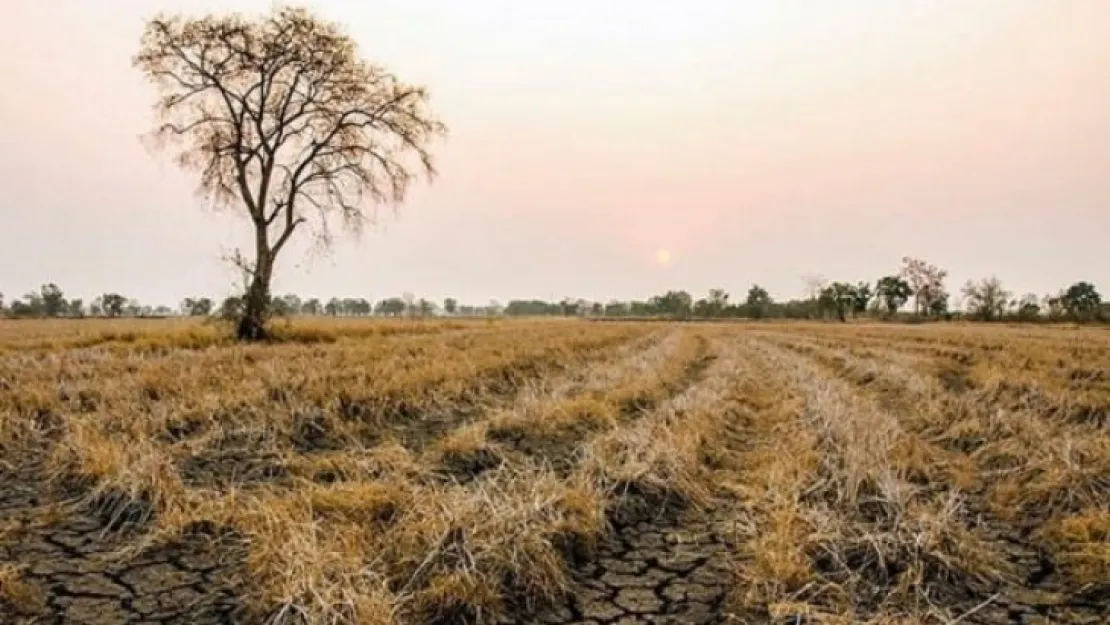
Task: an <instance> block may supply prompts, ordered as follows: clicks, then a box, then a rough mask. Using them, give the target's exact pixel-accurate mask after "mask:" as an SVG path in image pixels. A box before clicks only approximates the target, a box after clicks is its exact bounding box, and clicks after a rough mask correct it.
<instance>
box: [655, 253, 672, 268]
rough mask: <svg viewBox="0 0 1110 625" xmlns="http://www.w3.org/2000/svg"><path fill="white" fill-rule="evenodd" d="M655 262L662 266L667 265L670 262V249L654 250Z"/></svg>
mask: <svg viewBox="0 0 1110 625" xmlns="http://www.w3.org/2000/svg"><path fill="white" fill-rule="evenodd" d="M655 262H657V263H659V265H660V266H662V267H667V266H668V265H670V264H671V251H670V250H659V251H657V252H655Z"/></svg>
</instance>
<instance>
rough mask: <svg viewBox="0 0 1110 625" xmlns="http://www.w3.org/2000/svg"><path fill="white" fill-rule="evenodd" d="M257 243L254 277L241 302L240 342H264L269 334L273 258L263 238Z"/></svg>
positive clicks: (238, 333)
mask: <svg viewBox="0 0 1110 625" xmlns="http://www.w3.org/2000/svg"><path fill="white" fill-rule="evenodd" d="M258 243H259V245H258V250H257V256H256V261H255V267H254V275H253V276H251V284H250V287H249V288H248V289H247V296H246V301H245V302H243V304H244V306H243V317H242V318H241V319H239V329H238V332H237V333H236V334H237V336H238V337H239V340H240V341H264V340H266V339H267V338H269V332H267V331H266V316H267V315H266V313H267V312H268V310H267V309H268V308H269V304H270V275H271V273H272V269H273V258H271V256H270V250H269V246H268V245H267V243H266V241H265V239H264V238H263V237H259V241H258Z"/></svg>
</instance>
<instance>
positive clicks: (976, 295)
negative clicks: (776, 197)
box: [0, 257, 1110, 322]
mask: <svg viewBox="0 0 1110 625" xmlns="http://www.w3.org/2000/svg"><path fill="white" fill-rule="evenodd" d="M947 277H948V272H947V271H946V270H944V269H941V268H939V267H937V266H935V265H931V264H929V263H927V262H925V261H922V260H920V259H916V258H909V257H906V258H903V259H902V267H901V269H900V270H899V271H898V272H897V273H892V274H890V275H885V276H881V277H880V278H878V279H877V280H875V281H874V282H867V281H858V280H857V281H850V280H845V281H828V280H825V279H823V278H821V277H816V276H812V277H807V278H806V279H805V282H806V294H805V295H804V296H803V297H800V298H795V299H789V300H786V301H782V302H776V301H775V300H774V299H773V298H772V297H771V296H770V294H769V293H768V292H767V290H766V289H764V288H763V287H761V286H759V285H758V284H753V285H752V286H751V287H750V288H749V289H748V290H747V293H746V294H745V296H744V299H743V300H736V301H733V300H731V296H730V295H729V294H728V293H727V292H725V290H724V289H711V290H710V291H709V293H708V294H707V295H706V296H705V297H703V298H700V299H694V297H693V296H692V295H690V293H688V292H687V291H683V290H671V291H667V292H666V293H663V294H661V295H656V296H653V297H650V298H648V299H646V300H635V301H618V300H612V301H609V302H606V303H602V302H596V301H594V302H591V301H587V300H584V299H572V298H564V299H563V300H561V301H558V302H549V301H544V300H538V299H533V300H523V299H514V300H510V301H509V302H508V303H507V304H505V305H501V304H500V303H499V302H497V301H491V302H489V303H488V304H486V305H483V306H476V305H466V304H460V303H459V302H458V300H456V299H454V298H447V299H444V300H443V301H442V302H434V301H432V300H429V299H426V298H423V297H416V296H415V295H413V294H412V293H405V294H403V295H401V296H400V297H389V298H385V299H382V300H380V301H377V302H372V301H371V300H368V299H366V298H351V297H345V298H339V297H332V298H330V299H327V300H323V299H319V298H315V297H313V298H307V299H302V298H301V297H300V296H298V295H296V294H293V293H289V294H286V295H282V296H279V297H271V298H270V299H269V302H268V308H267V310H268V314H269V315H270V316H276V317H289V316H295V315H301V316H315V315H321V316H332V317H339V316H342V317H369V316H378V317H396V318H425V317H430V316H452V317H478V316H483V317H485V316H512V317H536V316H547V317H596V318H601V317H610V318H612V317H617V318H624V317H639V318H647V317H665V318H678V319H694V318H697V319H714V318H741V319H830V320H839V321H847V320H848V319H851V318H877V319H888V320H896V319H899V320H951V319H956V318H962V319H970V320H976V321H1028V322H1032V321H1070V322H1095V321H1110V304H1107V303H1104V302H1103V301H1102V296H1101V295H1100V294H1099V292H1098V290H1097V289H1096V288H1095V286H1094V285H1093V284H1091V283H1090V282H1086V281H1080V282H1075V283H1074V284H1071V285H1069V286H1067V287H1066V288H1063V289H1061V290H1060V291H1058V292H1057V293H1052V294H1047V295H1043V296H1038V295H1036V294H1034V293H1026V294H1024V295H1021V296H1020V297H1019V296H1015V294H1014V293H1012V292H1010V291H1008V290H1007V289H1006V288H1005V287H1004V286H1003V284H1002V281H1001V280H999V279H998V278H997V277H995V276H989V277H986V278H983V279H981V280H977V281H976V280H971V281H968V282H967V283H965V284H964V285H963V286H962V287H961V289H960V291H959V295H960V296H962V305H961V306H958V307H953V306H952V302H951V299H952V298H951V296H950V294H949V292H948V289H947V286H946V285H945V279H946V278H947ZM244 306H245V301H244V299H243V297H236V296H232V297H226V298H224V299H223V300H222V301H219V302H217V301H216V300H213V299H211V298H208V297H188V298H185V299H184V300H182V301H181V303H180V304H179V305H178V307H177V308H176V309H173V308H170V307H168V306H149V305H144V304H140V303H139V302H138V301H136V300H135V299H132V298H128V297H125V296H123V295H121V294H119V293H103V294H101V295H99V296H97V297H96V298H94V299H93V300H92V301H90V302H88V303H87V304H86V303H85V301H84V300H82V299H67V298H66V297H65V294H64V292H63V291H62V289H61V288H59V287H58V285H56V284H54V283H47V284H44V285H42V287H41V288H40V289H39V290H38V291H34V292H31V293H28V294H26V295H24V296H23V298H21V299H16V300H13V301H11V302H10V303H5V300H4V297H3V294H2V293H0V315H4V316H9V317H85V316H95V317H164V316H172V315H181V316H189V317H213V316H215V317H220V318H225V319H232V320H233V319H238V318H240V317H241V316H242V314H243V307H244Z"/></svg>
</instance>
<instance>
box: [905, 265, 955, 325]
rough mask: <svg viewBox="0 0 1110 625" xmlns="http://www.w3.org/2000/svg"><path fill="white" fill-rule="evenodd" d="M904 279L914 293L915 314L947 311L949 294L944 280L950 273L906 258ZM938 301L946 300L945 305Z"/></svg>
mask: <svg viewBox="0 0 1110 625" xmlns="http://www.w3.org/2000/svg"><path fill="white" fill-rule="evenodd" d="M902 277H903V278H905V279H906V281H907V282H909V284H910V289H911V290H912V291H913V298H914V305H913V310H914V314H916V315H920V314H923V313H924V314H930V313H934V311H936V310H938V309H944V310H947V306H948V293H947V292H946V291H945V289H944V279H945V278H946V277H948V271H947V270H945V269H941V268H939V267H937V266H936V265H930V264H929V263H927V262H925V261H923V260H920V259H917V258H912V257H909V256H906V257H904V258H902ZM938 300H944V302H943V305H941V302H939V301H938Z"/></svg>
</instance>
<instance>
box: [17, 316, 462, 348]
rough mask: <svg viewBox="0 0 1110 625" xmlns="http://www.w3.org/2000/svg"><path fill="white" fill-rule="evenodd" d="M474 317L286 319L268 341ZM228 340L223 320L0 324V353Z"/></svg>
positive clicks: (420, 329)
mask: <svg viewBox="0 0 1110 625" xmlns="http://www.w3.org/2000/svg"><path fill="white" fill-rule="evenodd" d="M478 325H480V322H474V321H424V320H419V321H416V320H393V319H388V320H382V319H341V320H335V319H319V320H298V321H297V322H296V323H293V322H292V321H290V320H288V319H287V320H285V321H284V322H278V323H276V324H275V326H274V337H273V340H274V341H277V342H283V343H284V342H292V343H334V342H336V341H339V340H342V339H361V338H371V337H383V336H391V335H394V334H435V333H439V332H447V331H452V330H460V329H465V328H468V327H476V326H478ZM233 344H234V341H233V338H232V337H231V336H230V333H229V332H228V329H227V328H226V327H224V324H221V323H219V322H215V321H197V320H195V319H96V320H91V319H90V320H86V319H36V320H30V319H28V320H17V321H14V322H12V323H8V324H3V325H2V326H0V354H3V353H5V352H7V353H11V352H18V351H61V350H68V349H84V348H92V347H99V348H102V349H108V350H111V351H113V352H115V353H121V354H122V353H129V352H152V353H165V352H167V351H169V350H174V349H202V348H208V347H227V346H231V345H233Z"/></svg>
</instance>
